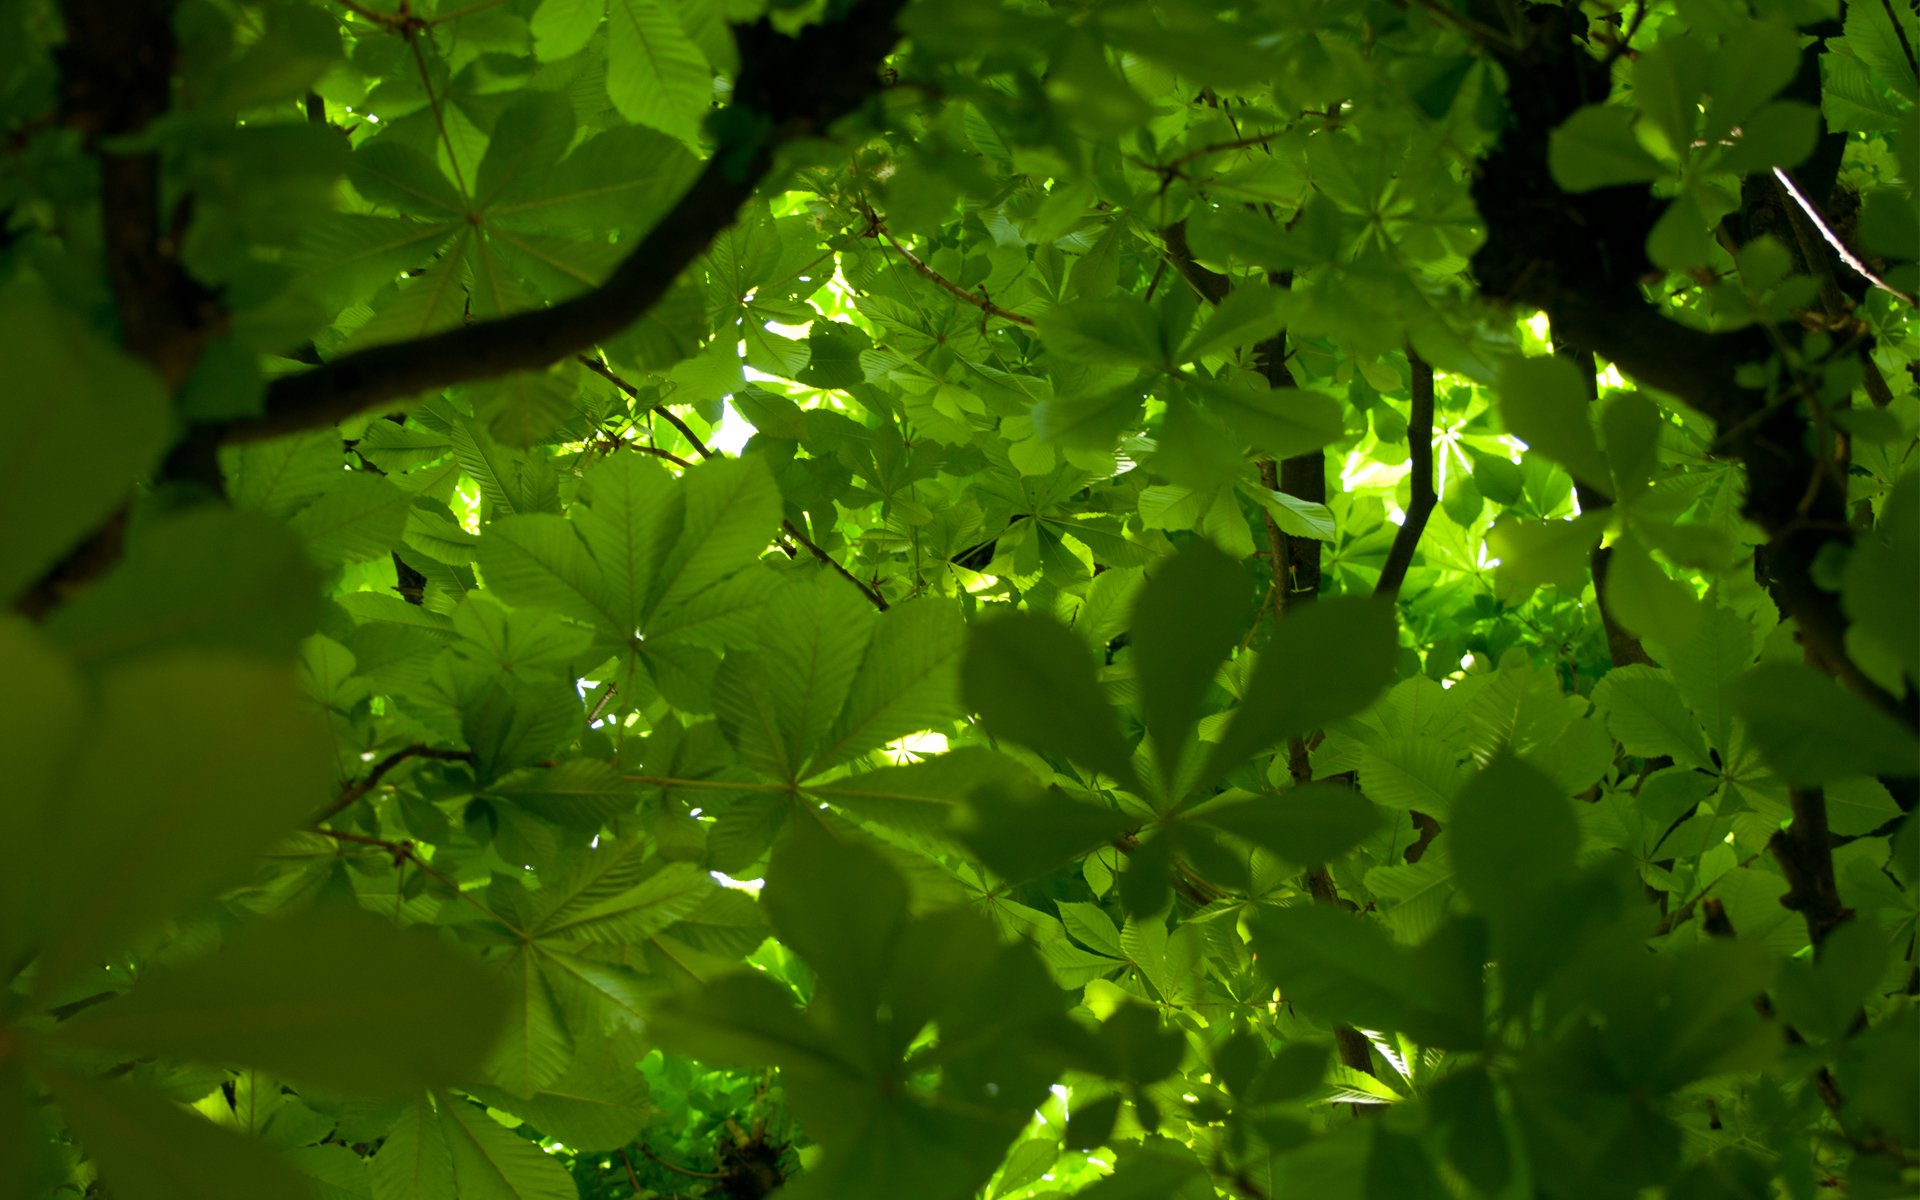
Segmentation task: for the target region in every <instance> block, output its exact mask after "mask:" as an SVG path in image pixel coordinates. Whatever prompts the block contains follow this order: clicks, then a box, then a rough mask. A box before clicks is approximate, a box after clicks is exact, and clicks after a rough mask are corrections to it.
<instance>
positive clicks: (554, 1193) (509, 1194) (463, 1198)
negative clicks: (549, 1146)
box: [440, 1096, 580, 1200]
mask: <svg viewBox="0 0 1920 1200" xmlns="http://www.w3.org/2000/svg"><path fill="white" fill-rule="evenodd" d="M440 1125H441V1128H442V1130H443V1132H444V1136H445V1138H446V1144H447V1150H448V1154H449V1156H450V1157H451V1158H452V1160H453V1178H454V1190H455V1193H456V1194H457V1195H458V1196H459V1197H460V1200H577V1198H578V1196H579V1194H580V1193H579V1189H578V1188H576V1187H575V1186H574V1183H573V1177H572V1176H570V1175H568V1174H567V1169H566V1168H565V1167H563V1166H561V1165H560V1162H559V1160H557V1159H555V1158H554V1157H553V1156H552V1155H550V1154H547V1153H546V1152H545V1151H543V1150H541V1149H540V1144H539V1143H538V1142H535V1141H533V1140H531V1139H529V1138H527V1137H525V1136H523V1135H522V1134H520V1133H518V1132H516V1131H514V1130H511V1129H508V1128H507V1127H506V1126H504V1125H502V1124H500V1122H498V1121H496V1120H494V1119H493V1118H492V1117H491V1116H489V1115H487V1112H486V1110H485V1109H483V1108H480V1107H478V1106H477V1105H473V1104H468V1103H466V1102H465V1101H463V1100H456V1099H453V1098H452V1097H448V1096H443V1097H441V1099H440Z"/></svg>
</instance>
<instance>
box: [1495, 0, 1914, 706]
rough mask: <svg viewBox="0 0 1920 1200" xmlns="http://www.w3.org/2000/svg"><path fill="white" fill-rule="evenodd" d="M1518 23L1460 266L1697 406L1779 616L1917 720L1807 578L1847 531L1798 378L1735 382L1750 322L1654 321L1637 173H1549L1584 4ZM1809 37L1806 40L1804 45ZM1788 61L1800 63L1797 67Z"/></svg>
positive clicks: (1578, 92) (1581, 82) (1839, 485)
mask: <svg viewBox="0 0 1920 1200" xmlns="http://www.w3.org/2000/svg"><path fill="white" fill-rule="evenodd" d="M1525 15H1526V19H1527V20H1528V21H1529V22H1530V23H1531V29H1530V30H1529V36H1528V37H1527V38H1526V39H1525V41H1524V43H1523V45H1522V46H1521V47H1520V48H1519V49H1518V50H1516V51H1510V52H1504V53H1502V55H1501V58H1502V64H1503V66H1505V67H1506V69H1507V72H1508V77H1509V89H1508V95H1507V100H1508V108H1509V112H1510V114H1511V119H1512V125H1511V126H1510V127H1509V128H1508V130H1507V131H1506V133H1505V134H1504V135H1503V137H1502V139H1501V142H1500V145H1499V146H1498V147H1497V148H1496V149H1495V151H1494V152H1493V153H1492V154H1491V155H1489V156H1488V157H1487V159H1486V160H1485V162H1483V163H1482V164H1481V171H1480V173H1479V175H1478V176H1477V177H1476V179H1475V181H1474V185H1473V197H1474V201H1475V203H1476V204H1477V205H1478V206H1479V209H1480V212H1481V216H1482V217H1483V218H1484V220H1485V221H1486V225H1487V240H1486V242H1485V243H1484V244H1483V245H1482V247H1481V248H1480V250H1479V251H1477V252H1476V253H1475V255H1474V259H1473V270H1474V274H1475V277H1476V279H1477V281H1478V282H1479V285H1480V287H1481V290H1482V291H1483V292H1484V293H1486V294H1487V295H1488V296H1490V297H1494V298H1498V299H1504V300H1517V301H1520V302H1523V303H1526V304H1530V305H1533V306H1534V307H1537V308H1539V309H1542V310H1543V311H1545V312H1546V313H1547V315H1548V316H1549V317H1550V318H1551V319H1552V321H1553V326H1554V331H1555V336H1556V338H1559V337H1561V336H1562V335H1564V337H1565V339H1566V341H1567V342H1568V343H1570V344H1571V345H1574V346H1577V347H1580V348H1581V349H1584V350H1589V351H1594V352H1597V353H1599V354H1603V355H1605V356H1606V357H1607V358H1609V359H1611V360H1612V361H1613V362H1614V363H1616V364H1617V365H1618V366H1619V367H1620V368H1621V369H1622V370H1623V371H1626V372H1627V373H1628V374H1631V375H1633V376H1634V377H1635V378H1637V379H1638V380H1639V381H1640V382H1642V383H1643V384H1647V385H1650V386H1652V387H1656V388H1659V389H1661V390H1663V391H1666V392H1670V393H1672V394H1673V395H1674V396H1676V397H1677V398H1679V399H1680V400H1681V401H1682V402H1683V403H1685V404H1687V405H1688V406H1690V407H1692V408H1694V409H1695V410H1697V411H1699V412H1700V413H1702V414H1704V415H1705V416H1707V417H1709V418H1710V419H1712V420H1713V422H1714V423H1715V425H1716V426H1717V428H1718V431H1719V438H1718V441H1717V443H1716V449H1717V450H1718V452H1720V453H1725V454H1728V455H1730V456H1731V457H1734V458H1737V459H1739V460H1741V461H1742V462H1743V463H1744V464H1745V466H1746V469H1747V470H1746V475H1747V498H1746V503H1745V505H1744V506H1743V509H1742V512H1743V515H1745V516H1746V517H1747V518H1748V519H1749V520H1752V521H1753V522H1754V523H1755V524H1757V525H1758V526H1760V528H1762V529H1763V530H1765V531H1766V532H1767V534H1768V536H1769V539H1770V541H1769V543H1768V545H1767V546H1766V547H1765V548H1764V553H1763V555H1762V564H1763V568H1764V571H1765V574H1766V575H1767V576H1768V580H1767V582H1768V583H1769V586H1770V590H1771V591H1772V593H1773V595H1774V598H1775V600H1776V601H1777V602H1778V603H1779V605H1780V607H1781V609H1782V610H1783V612H1784V613H1785V614H1786V615H1787V616H1790V617H1792V618H1793V619H1794V621H1795V624H1796V626H1797V628H1798V630H1799V633H1800V637H1801V640H1802V642H1803V643H1804V645H1805V646H1806V648H1807V650H1808V651H1809V653H1810V655H1811V656H1812V658H1813V659H1814V660H1815V661H1816V662H1817V663H1818V664H1819V665H1820V666H1822V667H1823V668H1825V669H1826V670H1828V671H1829V672H1831V673H1832V674H1834V675H1835V676H1836V677H1838V678H1839V679H1840V680H1841V681H1842V682H1843V683H1845V684H1846V685H1847V686H1848V687H1849V688H1850V689H1852V690H1853V691H1855V692H1857V693H1858V694H1860V695H1862V696H1864V697H1866V698H1867V699H1868V700H1870V701H1872V702H1873V703H1874V704H1875V705H1876V706H1878V707H1880V708H1882V709H1884V710H1885V711H1887V712H1889V713H1892V714H1895V715H1897V716H1899V717H1900V718H1901V719H1902V720H1904V721H1906V722H1907V723H1909V724H1910V725H1917V726H1920V693H1915V694H1914V695H1910V696H1908V697H1907V699H1906V700H1905V701H1901V700H1898V699H1896V698H1895V697H1893V696H1892V695H1891V694H1889V693H1888V692H1887V691H1886V690H1885V689H1884V688H1882V687H1880V686H1879V685H1878V684H1876V683H1874V682H1873V681H1872V680H1871V679H1869V678H1868V677H1867V676H1866V675H1865V674H1864V673H1863V672H1862V671H1861V670H1860V669H1859V667H1858V666H1857V665H1856V664H1854V663H1853V662H1852V660H1851V659H1850V658H1849V657H1848V655H1847V651H1846V628H1847V621H1846V617H1845V614H1844V613H1842V612H1841V610H1840V605H1839V598H1838V597H1837V596H1835V595H1834V594H1833V593H1831V592H1827V591H1824V590H1822V589H1821V588H1819V587H1818V586H1816V585H1815V584H1814V582H1813V574H1812V571H1813V564H1814V561H1815V559H1816V558H1817V557H1818V556H1819V554H1820V552H1821V551H1822V550H1823V549H1824V548H1825V547H1826V546H1827V545H1829V544H1832V543H1838V544H1841V545H1845V544H1847V543H1848V542H1849V541H1850V540H1851V533H1850V531H1849V528H1848V526H1847V523H1846V520H1845V478H1844V476H1843V475H1841V473H1840V472H1838V471H1836V470H1835V469H1834V468H1833V464H1832V463H1831V462H1830V461H1828V460H1827V459H1826V458H1825V457H1824V451H1821V450H1816V449H1814V448H1810V447H1809V445H1808V440H1809V438H1808V434H1809V428H1808V426H1809V422H1808V420H1807V418H1806V417H1805V416H1803V415H1802V414H1801V412H1800V411H1798V406H1799V405H1801V404H1805V405H1807V406H1808V407H1809V408H1812V409H1815V414H1814V415H1815V416H1816V417H1817V418H1818V417H1820V415H1821V414H1819V413H1818V411H1817V405H1818V404H1819V399H1818V397H1817V395H1814V394H1812V390H1811V389H1806V388H1803V387H1801V385H1799V384H1798V383H1788V384H1783V385H1782V387H1783V388H1788V389H1791V390H1787V391H1784V392H1782V394H1780V395H1777V396H1771V395H1769V394H1768V393H1766V392H1763V391H1760V390H1756V389H1753V388H1749V387H1746V386H1743V384H1742V383H1741V381H1740V368H1741V367H1743V366H1745V365H1747V364H1749V363H1755V364H1758V363H1764V362H1766V361H1767V360H1768V359H1770V358H1771V357H1772V354H1773V346H1772V343H1771V342H1770V341H1769V339H1768V337H1767V333H1766V331H1765V330H1764V329H1761V328H1758V327H1749V328H1747V329H1743V330H1738V331H1734V332H1730V333H1708V332H1702V331H1700V330H1696V329H1690V328H1687V327H1686V326H1683V325H1681V324H1679V323H1677V322H1674V321H1670V320H1668V319H1667V318H1666V317H1664V316H1662V315H1661V314H1660V312H1659V311H1658V310H1657V309H1655V308H1653V307H1652V306H1650V305H1648V304H1647V303H1646V301H1645V300H1644V299H1643V297H1642V295H1641V292H1640V285H1639V280H1640V277H1641V276H1642V275H1643V274H1644V273H1645V272H1646V271H1647V270H1648V267H1649V264H1648V262H1647V259H1646V240H1647V234H1648V233H1649V231H1650V230H1651V229H1652V227H1653V223H1654V222H1655V221H1656V220H1657V219H1658V217H1659V216H1660V212H1661V209H1662V208H1663V207H1664V204H1663V203H1662V202H1660V201H1658V200H1656V199H1655V198H1654V197H1653V195H1652V194H1651V192H1650V191H1648V189H1646V188H1645V187H1638V186H1636V187H1613V188H1601V189H1598V190H1596V191H1592V192H1588V193H1585V194H1581V195H1569V194H1567V193H1564V192H1562V191H1560V189H1559V188H1558V187H1557V186H1556V185H1555V184H1554V183H1553V175H1552V171H1551V169H1550V168H1549V165H1548V163H1547V143H1548V139H1549V136H1550V135H1551V133H1552V131H1553V129H1554V128H1555V127H1556V126H1558V125H1559V124H1560V123H1561V122H1563V121H1564V120H1565V119H1566V118H1567V117H1568V116H1570V115H1572V113H1573V112H1575V111H1576V110H1578V109H1579V108H1580V106H1581V105H1583V104H1587V103H1594V102H1598V101H1601V100H1604V99H1605V98H1606V96H1607V94H1608V91H1609V90H1610V80H1609V78H1608V74H1607V69H1606V67H1605V65H1604V64H1602V63H1600V62H1599V61H1598V60H1596V59H1593V58H1592V57H1591V56H1589V55H1588V54H1587V53H1586V52H1585V51H1584V50H1583V49H1582V48H1581V47H1580V46H1579V44H1578V41H1577V39H1578V38H1579V37H1581V36H1582V35H1583V34H1584V32H1585V31H1584V25H1585V21H1586V18H1585V16H1584V15H1581V14H1580V13H1578V12H1577V11H1574V10H1570V9H1560V8H1555V7H1550V6H1544V5H1540V6H1535V7H1533V8H1530V9H1527V10H1526V12H1525ZM1817 52H1818V43H1817V42H1816V43H1815V45H1814V46H1813V47H1812V48H1810V51H1809V53H1810V54H1814V53H1817ZM1803 73H1804V72H1803Z"/></svg>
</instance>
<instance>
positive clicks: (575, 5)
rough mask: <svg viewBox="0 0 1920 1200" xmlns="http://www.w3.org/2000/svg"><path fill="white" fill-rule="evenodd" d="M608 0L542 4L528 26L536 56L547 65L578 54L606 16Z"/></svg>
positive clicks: (542, 1)
mask: <svg viewBox="0 0 1920 1200" xmlns="http://www.w3.org/2000/svg"><path fill="white" fill-rule="evenodd" d="M605 12H606V0H540V7H539V8H536V9H535V10H534V11H533V19H532V20H531V21H529V22H528V24H529V25H530V26H531V28H532V30H533V53H534V55H535V56H536V57H538V58H539V59H541V60H542V61H544V62H553V61H554V60H556V59H562V58H567V57H569V56H570V55H574V54H578V53H579V52H580V51H581V50H582V49H584V48H585V47H586V44H587V42H588V41H589V40H590V39H591V38H592V37H593V31H594V30H595V29H597V28H599V26H600V18H601V17H602V16H603V15H605Z"/></svg>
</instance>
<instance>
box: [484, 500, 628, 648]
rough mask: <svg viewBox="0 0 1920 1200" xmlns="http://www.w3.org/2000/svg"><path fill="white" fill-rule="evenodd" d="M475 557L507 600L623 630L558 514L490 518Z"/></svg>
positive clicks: (597, 578)
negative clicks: (494, 519) (490, 521)
mask: <svg viewBox="0 0 1920 1200" xmlns="http://www.w3.org/2000/svg"><path fill="white" fill-rule="evenodd" d="M476 561H477V562H478V563H479V566H480V570H481V572H482V573H483V574H484V575H485V577H486V580H487V587H488V590H490V591H493V592H496V593H498V595H499V596H500V598H501V599H503V600H505V601H507V602H508V603H509V604H525V605H532V606H535V607H539V608H547V609H551V610H553V611H554V612H557V613H559V614H560V615H562V616H565V617H571V618H573V619H574V620H576V621H582V622H585V623H587V624H590V625H596V626H599V627H601V628H603V629H606V630H607V631H608V632H610V633H612V632H616V631H618V630H619V629H620V628H621V620H622V618H621V616H620V614H619V610H618V609H617V608H616V607H615V605H614V603H613V600H612V598H611V597H609V596H608V595H607V594H606V591H605V587H604V584H603V582H602V580H601V576H600V572H599V570H598V568H597V566H596V564H595V563H594V561H593V559H592V557H591V556H589V555H588V553H587V550H586V547H585V546H583V545H581V543H580V540H579V538H577V537H576V536H575V535H574V532H573V530H572V528H570V527H569V526H568V524H567V522H566V521H565V520H563V519H562V518H560V517H556V516H551V515H549V514H547V513H531V514H528V515H526V516H515V517H508V518H505V519H503V520H498V521H494V522H493V523H492V524H490V525H488V526H487V530H486V533H485V534H483V535H482V536H481V538H480V545H479V548H478V550H477V552H476Z"/></svg>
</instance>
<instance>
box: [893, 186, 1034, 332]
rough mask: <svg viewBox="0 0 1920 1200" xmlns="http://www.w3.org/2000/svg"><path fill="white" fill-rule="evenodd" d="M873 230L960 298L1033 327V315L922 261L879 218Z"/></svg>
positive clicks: (928, 275)
mask: <svg viewBox="0 0 1920 1200" xmlns="http://www.w3.org/2000/svg"><path fill="white" fill-rule="evenodd" d="M867 215H868V216H869V217H871V216H872V215H873V214H872V213H868V214H867ZM873 231H874V232H875V233H877V234H879V235H880V236H881V238H882V239H884V240H885V241H886V243H887V245H889V246H892V247H893V248H894V249H895V250H897V251H899V252H900V257H901V258H904V259H906V260H907V265H908V266H910V267H912V268H913V269H914V270H916V271H918V272H920V273H921V274H922V275H925V276H926V277H927V278H928V279H931V280H933V281H934V282H935V283H937V284H939V285H940V286H941V287H943V288H945V289H946V290H947V291H949V292H952V293H953V294H954V295H955V296H958V297H959V298H960V299H962V300H965V301H966V302H967V303H968V304H971V305H973V306H974V307H975V308H977V309H979V310H980V311H981V312H983V313H987V314H989V315H991V316H996V317H999V318H1000V319H1001V320H1003V321H1012V322H1013V323H1014V324H1016V325H1025V326H1026V327H1027V328H1029V329H1031V328H1033V318H1032V317H1023V316H1021V315H1020V314H1019V313H1017V312H1009V311H1007V310H1006V309H1004V308H1001V307H1000V306H999V305H998V304H995V303H994V302H993V301H991V300H989V299H987V298H986V297H985V296H979V295H975V294H974V293H972V292H970V291H968V290H967V289H966V288H963V287H961V286H960V285H959V284H957V283H955V282H954V281H953V280H951V279H948V278H947V277H946V276H945V275H942V274H941V273H940V272H938V271H936V270H934V269H933V268H932V267H930V266H928V265H927V264H926V263H924V262H922V261H921V259H920V257H919V255H917V254H915V253H914V252H913V251H911V250H909V249H907V248H906V247H905V246H903V245H901V244H900V242H899V241H898V240H897V239H896V238H895V237H894V236H893V235H892V234H891V233H888V232H887V227H886V226H885V225H882V224H880V222H879V221H878V220H875V221H874V224H873Z"/></svg>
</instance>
